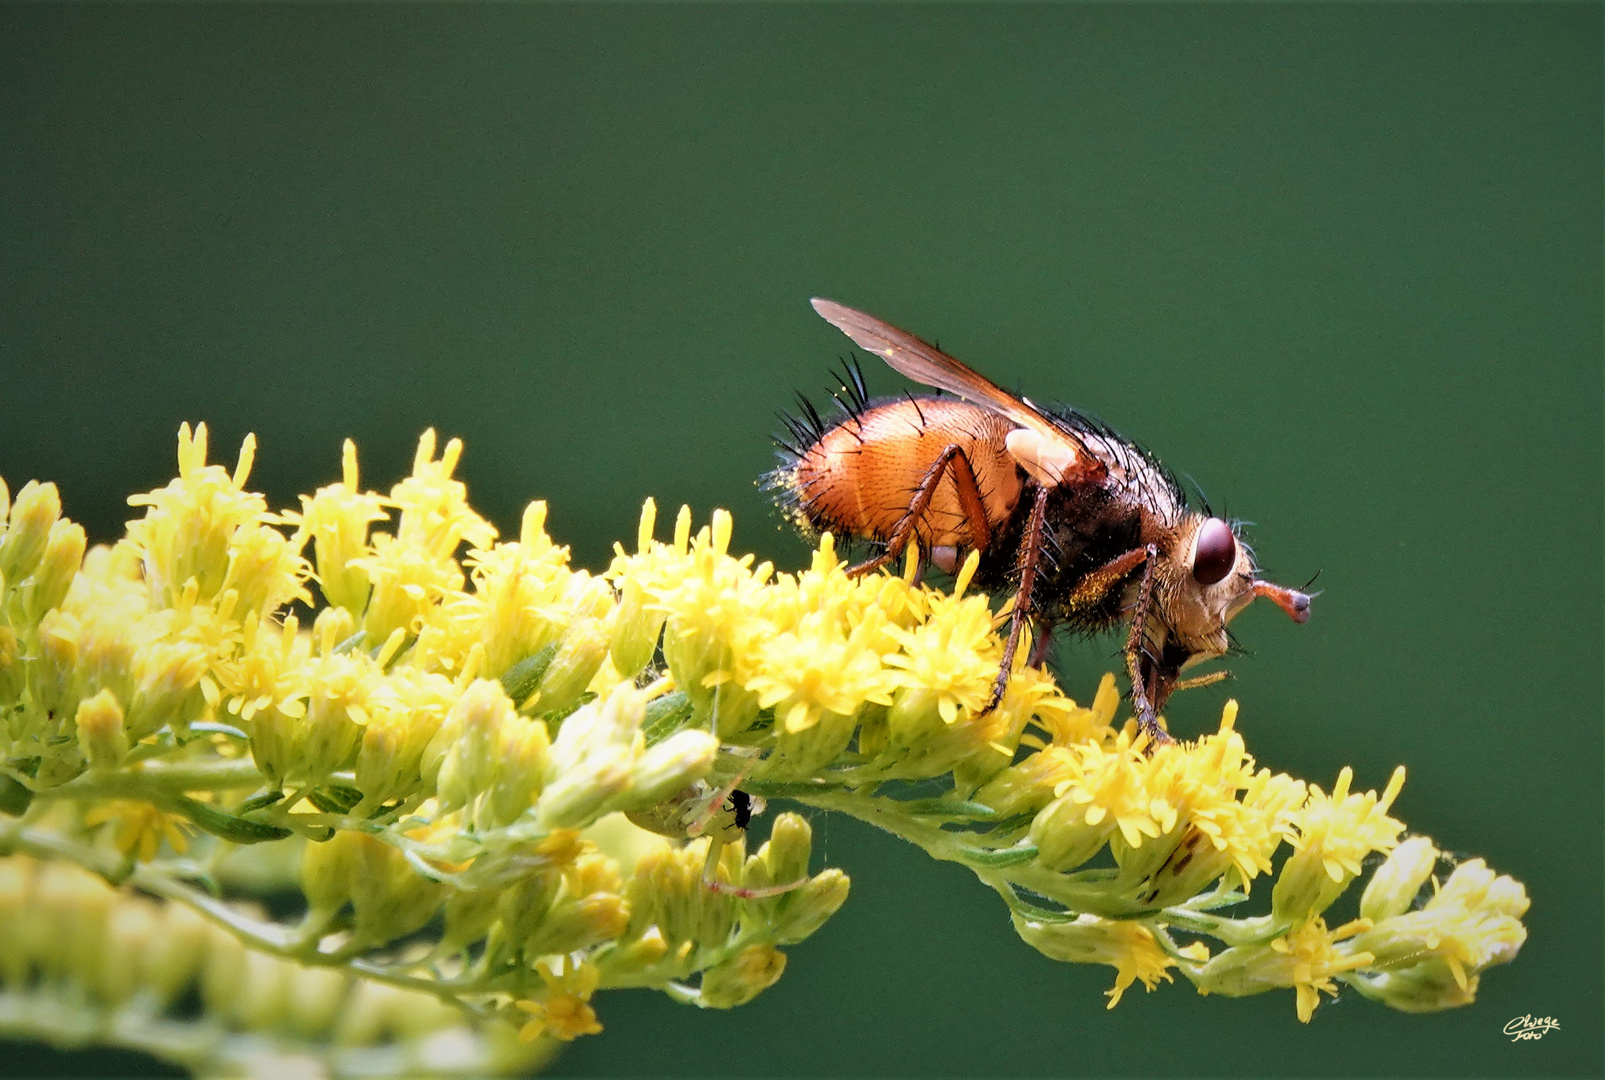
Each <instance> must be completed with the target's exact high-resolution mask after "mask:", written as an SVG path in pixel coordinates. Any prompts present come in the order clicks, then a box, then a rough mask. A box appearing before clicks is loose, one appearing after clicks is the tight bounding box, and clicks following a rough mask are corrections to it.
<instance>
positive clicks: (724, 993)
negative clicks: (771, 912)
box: [697, 945, 786, 1009]
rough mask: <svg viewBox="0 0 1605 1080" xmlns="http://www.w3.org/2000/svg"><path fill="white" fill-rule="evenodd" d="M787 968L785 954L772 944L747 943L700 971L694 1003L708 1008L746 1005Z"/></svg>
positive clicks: (731, 1007)
mask: <svg viewBox="0 0 1605 1080" xmlns="http://www.w3.org/2000/svg"><path fill="white" fill-rule="evenodd" d="M785 970H786V954H785V953H783V952H781V951H780V950H779V949H777V948H775V947H774V946H773V945H748V946H747V947H746V948H745V949H742V950H741V951H740V952H739V953H737V954H736V955H735V956H733V957H731V958H730V959H729V960H726V961H725V962H724V963H722V964H717V965H715V966H714V967H711V968H709V969H708V970H707V971H704V972H703V973H702V991H701V993H699V994H698V995H697V1004H698V1005H701V1006H702V1007H703V1008H707V1009H733V1008H735V1007H736V1006H738V1005H745V1004H746V1003H747V1002H749V1001H751V1000H752V999H753V998H755V997H757V996H758V995H759V994H761V993H763V992H764V991H765V990H767V989H769V988H770V987H771V986H773V985H775V983H777V982H779V981H780V976H781V974H782V973H783V972H785Z"/></svg>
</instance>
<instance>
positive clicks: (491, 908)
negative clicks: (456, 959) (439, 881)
mask: <svg viewBox="0 0 1605 1080" xmlns="http://www.w3.org/2000/svg"><path fill="white" fill-rule="evenodd" d="M502 895H503V894H502V890H500V889H453V890H452V892H451V894H450V895H449V896H447V897H446V903H445V906H444V908H443V912H444V915H445V918H446V929H445V932H444V933H443V934H441V936H440V946H439V948H438V950H437V951H438V952H439V953H440V954H441V955H443V956H450V955H452V954H454V953H457V952H460V951H462V950H463V949H466V948H467V947H468V946H469V945H472V944H473V943H474V942H476V941H478V940H479V939H480V938H482V937H484V936H485V935H486V933H488V932H489V930H490V928H491V924H492V923H494V922H495V921H496V914H497V904H498V903H499V902H500V901H501V898H502Z"/></svg>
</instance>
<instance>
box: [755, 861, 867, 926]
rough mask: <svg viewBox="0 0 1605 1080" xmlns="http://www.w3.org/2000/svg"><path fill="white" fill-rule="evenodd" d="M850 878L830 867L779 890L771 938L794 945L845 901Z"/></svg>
mask: <svg viewBox="0 0 1605 1080" xmlns="http://www.w3.org/2000/svg"><path fill="white" fill-rule="evenodd" d="M850 884H851V882H850V881H849V880H848V877H847V875H846V874H844V873H842V872H841V871H840V870H837V869H836V868H835V867H831V868H829V869H827V870H824V871H822V872H820V873H818V874H816V875H814V877H813V879H812V880H810V881H809V882H808V884H806V885H804V886H803V887H802V888H800V889H797V890H796V891H795V892H789V893H784V894H782V895H781V896H780V897H779V899H780V900H781V901H782V904H781V905H780V907H781V914H780V916H779V917H778V918H777V919H776V920H775V929H774V935H775V940H776V941H777V942H779V943H780V944H782V945H795V944H797V943H798V942H799V941H802V940H803V939H805V938H807V937H809V936H810V935H811V934H813V932H814V931H815V930H818V929H819V928H820V927H821V926H824V925H825V920H826V919H828V918H830V917H831V916H832V915H834V914H836V911H837V909H838V908H840V907H841V906H842V905H843V904H845V903H846V902H847V891H848V887H849V885H850Z"/></svg>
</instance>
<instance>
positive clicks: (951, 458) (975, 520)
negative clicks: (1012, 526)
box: [847, 443, 992, 577]
mask: <svg viewBox="0 0 1605 1080" xmlns="http://www.w3.org/2000/svg"><path fill="white" fill-rule="evenodd" d="M948 472H951V473H952V474H953V486H954V487H955V488H957V489H958V493H959V505H960V506H961V507H962V508H963V510H964V521H965V523H966V524H967V525H968V526H969V529H970V542H971V544H972V546H973V547H974V548H975V550H976V551H985V550H986V546H987V544H988V543H990V542H991V540H992V527H991V526H990V525H989V524H988V523H987V520H986V504H985V503H984V502H983V501H982V500H981V488H980V485H979V484H977V483H976V481H975V469H974V468H972V467H971V466H970V459H969V458H968V457H966V456H965V454H964V448H963V447H962V446H960V445H959V444H958V443H949V444H948V445H947V447H946V449H944V450H943V451H942V453H941V454H940V455H939V456H938V457H937V459H936V461H935V462H934V463H933V464H932V465H931V467H930V468H929V469H928V470H926V472H925V476H924V478H923V479H922V480H920V486H919V487H917V488H915V489H914V498H913V499H912V500H910V502H909V504H908V512H907V513H905V514H904V515H903V516H902V517H900V518H898V519H897V524H896V525H895V526H893V527H892V534H891V535H890V536H888V537H887V538H886V550H885V551H883V552H881V553H880V554H879V555H877V556H875V557H874V558H873V559H869V560H867V561H865V562H861V563H859V564H858V565H857V566H853V567H849V568H848V570H847V576H848V577H858V576H859V575H861V574H868V573H872V572H873V571H876V570H879V569H880V568H881V567H883V566H885V565H886V564H887V563H889V562H892V561H893V560H894V559H897V558H899V557H900V556H901V555H902V554H903V549H904V548H906V547H908V541H909V538H910V537H912V536H913V535H914V529H915V527H917V526H918V525H919V523H920V521H921V519H922V518H924V517H925V511H927V510H929V509H930V508H931V499H932V498H933V497H934V496H935V495H936V488H937V486H938V485H939V484H941V482H942V477H943V475H944V474H946V473H948Z"/></svg>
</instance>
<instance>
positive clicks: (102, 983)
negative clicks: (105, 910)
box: [97, 897, 161, 1005]
mask: <svg viewBox="0 0 1605 1080" xmlns="http://www.w3.org/2000/svg"><path fill="white" fill-rule="evenodd" d="M160 926H161V923H160V920H159V919H158V917H157V911H156V905H154V904H152V903H149V902H148V901H144V900H140V899H138V898H136V897H126V898H124V899H123V900H122V902H121V903H119V904H118V905H117V906H116V907H115V908H113V909H112V911H111V915H110V918H109V919H108V921H107V923H106V928H105V935H104V938H103V941H104V952H103V954H102V957H101V964H100V977H99V979H98V982H97V989H99V991H100V994H101V997H102V998H103V999H104V1000H105V1001H107V1002H109V1003H111V1004H113V1005H120V1004H122V1003H123V1002H124V1001H127V1000H128V999H129V998H130V997H132V996H133V995H134V993H135V991H137V990H139V989H141V985H140V970H139V961H140V958H141V957H142V956H143V955H144V954H145V952H146V950H147V949H148V948H149V947H150V946H151V943H152V942H153V940H154V939H155V936H156V933H157V932H158V930H159V929H160Z"/></svg>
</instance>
